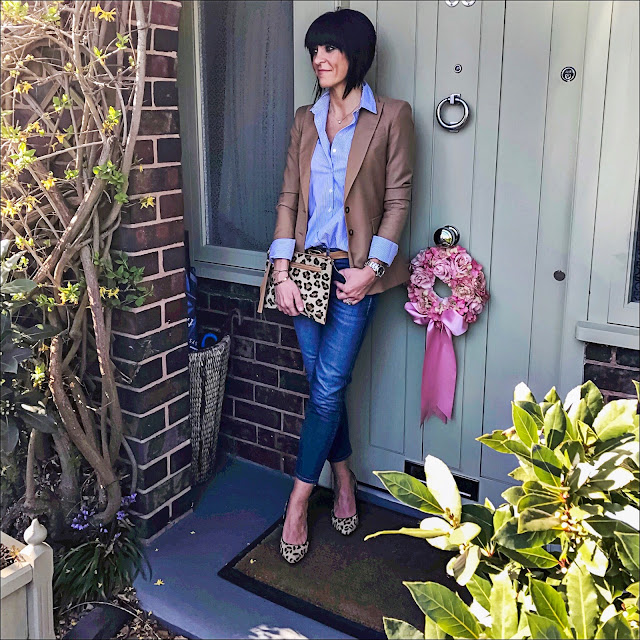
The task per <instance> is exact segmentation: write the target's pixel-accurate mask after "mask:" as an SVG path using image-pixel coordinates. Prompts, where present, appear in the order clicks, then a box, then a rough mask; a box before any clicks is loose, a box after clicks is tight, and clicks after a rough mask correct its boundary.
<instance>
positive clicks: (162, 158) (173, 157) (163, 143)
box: [158, 138, 182, 162]
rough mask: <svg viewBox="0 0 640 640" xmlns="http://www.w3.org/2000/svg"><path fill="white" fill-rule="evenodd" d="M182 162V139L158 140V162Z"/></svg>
mask: <svg viewBox="0 0 640 640" xmlns="http://www.w3.org/2000/svg"><path fill="white" fill-rule="evenodd" d="M181 160H182V147H181V145H180V138H161V139H159V140H158V162H180V161H181Z"/></svg>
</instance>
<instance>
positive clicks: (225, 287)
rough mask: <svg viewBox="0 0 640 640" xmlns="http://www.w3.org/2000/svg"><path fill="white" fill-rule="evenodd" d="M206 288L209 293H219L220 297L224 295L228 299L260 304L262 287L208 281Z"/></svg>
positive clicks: (223, 281) (222, 281)
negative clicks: (251, 301) (252, 301)
mask: <svg viewBox="0 0 640 640" xmlns="http://www.w3.org/2000/svg"><path fill="white" fill-rule="evenodd" d="M203 280H204V279H203ZM205 286H207V290H208V291H209V293H217V294H218V295H222V296H224V297H226V298H237V299H245V300H254V301H255V302H258V299H259V297H260V287H255V286H251V285H248V284H241V283H240V282H227V281H225V280H206V282H205Z"/></svg>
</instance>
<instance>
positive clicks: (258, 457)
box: [234, 440, 280, 471]
mask: <svg viewBox="0 0 640 640" xmlns="http://www.w3.org/2000/svg"><path fill="white" fill-rule="evenodd" d="M234 445H235V447H234V449H235V454H236V455H238V456H240V457H241V458H246V459H247V460H252V461H253V462H257V463H258V464H261V465H263V466H265V467H270V468H271V469H275V470H276V471H280V454H278V453H277V452H276V451H273V450H271V449H265V448H264V447H259V446H258V445H256V444H251V443H249V442H243V441H242V440H235V441H234Z"/></svg>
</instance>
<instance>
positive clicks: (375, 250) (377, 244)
mask: <svg viewBox="0 0 640 640" xmlns="http://www.w3.org/2000/svg"><path fill="white" fill-rule="evenodd" d="M397 253H398V245H397V244H396V243H395V242H392V241H391V240H388V239H387V238H383V237H382V236H373V238H372V240H371V245H370V247H369V258H377V259H378V260H380V261H381V262H384V263H385V264H386V265H390V264H391V263H392V262H393V259H394V258H395V257H396V254H397Z"/></svg>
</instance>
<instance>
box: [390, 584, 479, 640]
mask: <svg viewBox="0 0 640 640" xmlns="http://www.w3.org/2000/svg"><path fill="white" fill-rule="evenodd" d="M402 584H404V585H405V586H406V587H407V588H408V589H409V591H410V592H411V595H412V596H413V599H414V600H415V601H416V604H417V605H418V606H419V607H420V609H421V610H422V612H423V613H424V614H425V615H426V616H428V617H429V618H431V619H432V620H433V621H434V622H436V623H437V625H438V626H439V627H440V628H441V629H442V630H443V631H444V632H445V633H448V634H449V635H450V636H453V637H454V638H479V637H480V633H481V628H480V625H479V624H478V621H477V620H476V618H475V616H474V615H473V614H472V613H471V611H469V607H467V605H466V604H465V603H464V602H463V601H462V600H461V599H460V596H458V595H457V594H455V593H453V592H452V591H450V590H449V589H447V587H445V586H443V585H441V584H438V583H436V582H403V583H402Z"/></svg>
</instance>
